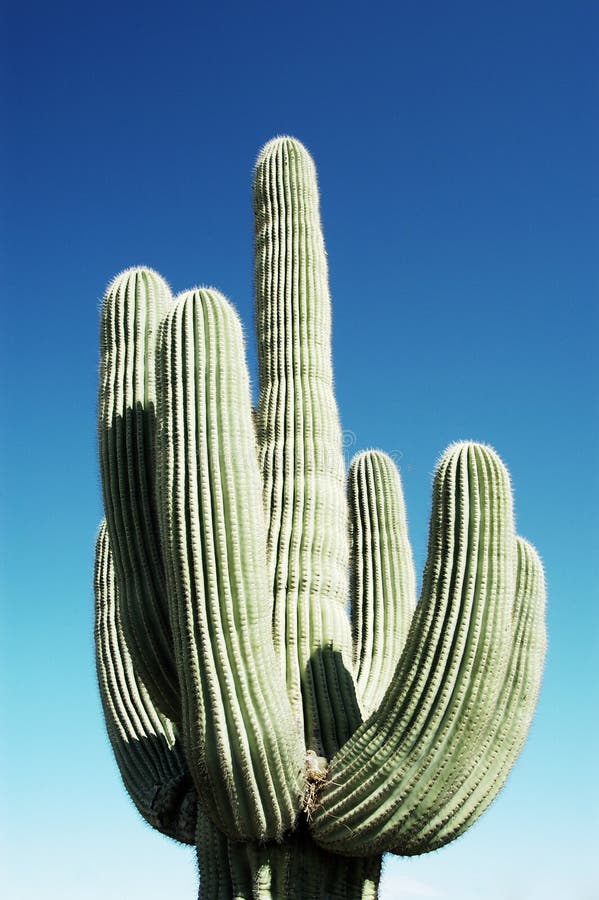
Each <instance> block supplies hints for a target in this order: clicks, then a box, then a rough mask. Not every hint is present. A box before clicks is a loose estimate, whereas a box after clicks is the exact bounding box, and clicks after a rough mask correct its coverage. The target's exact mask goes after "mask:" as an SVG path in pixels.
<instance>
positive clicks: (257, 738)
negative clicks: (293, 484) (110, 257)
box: [157, 289, 304, 840]
mask: <svg viewBox="0 0 599 900" xmlns="http://www.w3.org/2000/svg"><path fill="white" fill-rule="evenodd" d="M157 373H158V374H157V378H158V381H159V384H158V420H159V427H158V441H157V452H158V467H157V485H158V496H159V504H160V516H159V521H160V528H161V537H162V545H163V548H164V555H165V559H166V560H167V581H168V595H169V603H170V610H171V621H172V625H173V634H174V641H175V653H176V660H177V671H178V676H179V683H180V689H181V705H182V733H183V740H184V746H185V750H186V756H187V760H188V764H189V766H190V769H191V772H192V775H193V778H194V781H195V784H196V787H197V789H198V794H199V797H200V801H201V802H202V804H203V806H204V807H205V809H206V811H207V812H208V813H209V814H210V816H211V817H212V818H213V820H214V821H215V822H216V823H217V824H218V825H219V827H220V828H221V829H222V830H223V831H224V832H225V833H226V834H228V835H229V836H231V837H234V838H237V839H242V840H246V839H259V840H264V839H268V838H280V837H281V835H282V833H283V832H284V831H285V830H287V829H289V828H291V827H292V826H293V824H294V822H295V819H296V817H297V814H298V811H299V808H300V802H299V798H300V796H301V794H302V787H303V774H302V773H303V766H304V748H303V743H302V741H301V737H300V734H299V731H298V730H297V729H296V727H295V726H294V723H293V720H292V715H291V709H290V706H289V702H288V700H287V697H286V695H285V685H284V682H283V679H282V675H281V673H280V669H279V666H278V665H277V661H276V658H275V654H274V650H273V644H272V631H271V617H272V593H271V591H270V588H269V585H268V580H267V572H266V537H265V523H264V511H263V507H262V491H261V482H260V473H259V470H258V463H257V457H256V444H255V436H254V430H253V425H252V417H251V404H250V391H249V379H248V374H247V368H246V364H245V353H244V346H243V339H242V333H241V326H240V324H239V320H238V318H237V316H236V314H235V312H234V311H233V309H232V307H231V306H230V305H229V303H228V302H227V300H226V299H225V298H224V297H223V296H222V295H221V294H219V293H218V292H217V291H214V290H209V289H197V290H194V291H189V292H187V293H185V294H183V295H182V296H180V297H179V298H178V299H177V300H176V301H175V303H174V304H173V306H172V307H171V308H170V309H169V310H168V312H167V314H166V317H165V319H164V320H163V323H162V324H161V328H160V334H159V341H158V352H157Z"/></svg>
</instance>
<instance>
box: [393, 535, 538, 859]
mask: <svg viewBox="0 0 599 900" xmlns="http://www.w3.org/2000/svg"><path fill="white" fill-rule="evenodd" d="M516 544H517V578H516V598H515V603H514V611H513V615H512V641H511V653H510V658H509V663H508V670H507V674H506V678H505V680H504V683H503V687H502V690H501V694H500V697H499V700H498V702H497V706H496V710H495V716H494V719H493V722H492V724H491V725H490V726H489V729H488V739H487V741H486V742H485V743H484V744H483V745H482V747H481V750H480V752H479V754H478V755H477V757H475V758H474V759H473V760H472V762H471V764H470V766H469V767H468V769H467V771H466V773H465V775H464V774H463V775H462V776H461V777H460V779H459V781H458V783H457V785H456V784H452V785H451V790H450V791H446V792H445V794H444V795H443V797H442V798H438V799H436V800H435V804H434V805H435V809H436V815H435V816H431V817H423V819H422V820H421V822H420V823H419V826H418V827H417V828H415V829H414V832H413V833H412V834H411V835H410V836H409V839H408V840H406V841H404V842H403V844H402V845H401V846H400V847H398V848H395V852H398V853H400V854H402V855H414V854H418V853H423V852H428V851H429V850H436V849H437V848H438V847H442V846H443V845H444V844H447V843H449V841H452V840H454V838H456V837H458V836H459V835H460V834H463V832H464V831H466V829H467V828H469V827H470V825H472V824H473V822H475V821H476V819H478V818H479V816H481V815H482V813H483V812H484V811H485V810H486V809H487V807H488V806H489V805H490V803H491V802H492V801H493V800H494V799H495V797H496V796H497V794H498V792H499V791H500V790H501V788H502V787H503V785H504V783H505V781H506V779H507V777H508V775H509V773H510V770H511V768H512V766H513V765H514V763H515V761H516V759H517V758H518V756H519V754H520V751H521V750H522V747H523V745H524V741H525V740H526V735H527V733H528V730H529V728H530V724H531V722H532V717H533V713H534V710H535V706H536V703H537V699H538V696H539V691H540V687H541V677H542V673H543V665H544V660H545V651H546V647H547V637H546V629H545V615H544V613H545V578H544V574H543V566H542V564H541V561H540V559H539V557H538V554H537V552H536V550H535V549H534V547H532V545H531V544H529V543H528V541H525V540H524V539H523V538H520V537H518V538H517V539H516ZM441 801H443V802H441Z"/></svg>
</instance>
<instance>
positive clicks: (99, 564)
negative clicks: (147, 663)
mask: <svg viewBox="0 0 599 900" xmlns="http://www.w3.org/2000/svg"><path fill="white" fill-rule="evenodd" d="M94 589H95V596H96V605H95V639H96V668H97V673H98V683H99V685H100V697H101V700H102V708H103V710H104V719H105V721H106V728H107V731H108V736H109V738H110V743H111V744H112V749H113V751H114V755H115V758H116V761H117V764H118V767H119V770H120V772H121V776H122V779H123V783H124V785H125V787H126V789H127V792H128V793H129V795H130V797H131V799H132V800H133V802H134V803H135V806H136V807H137V809H138V810H139V812H140V813H141V814H142V816H143V817H144V819H145V820H146V821H147V822H149V824H150V825H152V826H153V827H154V828H156V829H157V830H158V831H161V832H162V833H163V834H166V835H168V836H169V837H173V838H175V839H176V840H178V841H182V842H184V843H186V844H193V843H195V832H196V821H197V796H196V792H195V788H194V786H193V783H192V780H191V776H190V774H189V771H188V769H187V765H186V762H185V757H184V756H183V753H182V751H181V748H180V746H179V741H178V740H177V738H176V737H175V733H174V730H173V726H172V724H171V723H170V722H169V721H168V719H165V717H164V716H162V715H161V714H160V713H159V712H157V710H156V709H155V708H154V705H153V703H152V701H151V699H150V697H149V695H148V693H147V691H146V689H145V687H144V685H143V684H142V682H141V681H140V679H139V678H138V677H137V675H136V673H135V670H134V668H133V664H132V661H131V657H130V655H129V651H128V649H127V646H126V644H125V640H124V637H123V632H122V629H121V623H120V616H119V603H118V589H117V584H116V579H115V573H114V567H113V563H112V554H111V552H110V544H109V539H108V530H107V528H106V523H105V522H102V524H101V526H100V531H99V533H98V539H97V542H96V564H95V571H94Z"/></svg>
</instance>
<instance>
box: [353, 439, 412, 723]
mask: <svg viewBox="0 0 599 900" xmlns="http://www.w3.org/2000/svg"><path fill="white" fill-rule="evenodd" d="M348 505H349V518H350V597H351V621H352V632H353V637H354V672H355V677H356V684H357V687H358V692H359V695H360V696H361V698H362V702H363V704H364V707H365V708H366V710H368V711H373V710H375V709H376V708H377V707H378V705H379V703H380V702H381V700H382V698H383V696H384V694H385V691H386V690H387V687H388V686H389V682H390V681H391V678H392V676H393V673H394V671H395V667H396V666H397V661H398V659H399V657H400V655H401V651H402V650H403V647H404V644H405V642H406V638H407V635H408V630H409V627H410V623H411V621H412V615H413V613H414V607H415V605H416V575H415V572H414V563H413V560H412V549H411V547H410V541H409V537H408V527H407V522H406V513H405V505H404V500H403V492H402V489H401V482H400V478H399V472H398V471H397V467H396V466H395V463H394V462H393V460H392V459H391V458H390V457H389V456H387V455H386V454H385V453H381V452H380V451H378V450H368V451H366V452H365V453H360V454H358V455H357V456H355V457H354V459H353V460H352V463H351V466H350V469H349V477H348Z"/></svg>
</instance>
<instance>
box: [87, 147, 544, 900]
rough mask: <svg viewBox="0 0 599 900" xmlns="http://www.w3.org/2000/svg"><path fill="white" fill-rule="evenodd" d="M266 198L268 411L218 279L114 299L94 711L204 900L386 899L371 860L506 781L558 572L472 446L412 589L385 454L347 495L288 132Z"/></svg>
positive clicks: (125, 285) (138, 289)
mask: <svg viewBox="0 0 599 900" xmlns="http://www.w3.org/2000/svg"><path fill="white" fill-rule="evenodd" d="M254 208H255V217H256V308H257V315H256V319H257V329H258V351H259V366H260V397H259V403H258V408H257V410H256V411H255V413H254V412H253V411H252V407H251V398H250V388H249V380H248V375H247V369H246V364H245V358H244V348H243V341H242V334H241V327H240V324H239V321H238V319H237V316H236V314H235V312H234V311H233V309H232V307H231V306H230V304H229V303H228V301H227V300H226V299H225V298H224V297H223V296H222V295H221V294H220V293H218V291H215V290H212V289H208V288H198V289H195V290H192V291H189V292H187V293H184V294H182V295H181V296H179V297H177V298H175V299H174V300H173V299H172V297H171V295H170V292H169V289H168V287H167V285H166V284H165V282H164V281H163V280H162V279H161V278H160V276H158V275H157V274H156V273H155V272H153V271H151V270H149V269H143V268H137V269H131V270H129V271H127V272H124V273H122V274H121V275H119V276H117V278H116V279H115V280H114V281H113V283H112V284H111V285H110V286H109V288H108V291H107V293H106V297H105V301H104V307H103V314H102V341H101V342H102V362H101V386H100V429H99V430H100V460H101V470H102V484H103V493H104V505H105V512H106V521H105V523H103V524H102V526H101V528H100V533H99V537H98V544H97V554H96V576H95V591H96V646H97V668H98V676H99V682H100V692H101V698H102V704H103V708H104V714H105V718H106V723H107V728H108V733H109V736H110V739H111V742H112V745H113V748H114V751H115V756H116V759H117V763H118V765H119V768H120V771H121V775H122V777H123V781H124V783H125V786H126V788H127V790H128V791H129V793H130V795H131V797H132V799H133V801H134V803H135V804H136V806H137V808H138V810H139V811H140V812H141V813H142V815H143V816H144V817H145V818H146V820H147V821H148V822H149V823H150V824H151V825H153V826H154V827H155V828H158V829H159V830H160V831H162V832H164V833H165V834H167V835H170V836H171V837H174V838H176V839H178V840H180V841H183V842H186V843H191V844H193V843H195V844H196V846H197V853H198V860H199V866H200V897H201V898H205V900H230V898H239V900H242V898H243V900H246V898H247V900H250V898H272V900H276V898H296V900H300V898H304V900H318V898H322V900H324V898H344V900H357V898H374V897H376V895H377V890H378V880H379V875H380V862H381V856H382V854H383V853H385V852H391V853H396V854H400V855H412V854H418V853H425V852H427V851H429V850H432V849H435V848H437V847H440V846H442V845H443V844H445V843H447V842H448V841H451V840H452V839H453V838H455V837H456V836H457V835H459V834H461V833H462V832H463V831H464V830H465V829H466V828H467V827H468V826H469V825H470V824H471V823H472V822H473V821H474V820H475V819H476V818H477V817H478V816H479V815H480V814H481V813H482V812H483V811H484V810H485V809H486V807H487V806H488V805H489V803H490V802H491V801H492V800H493V798H494V796H495V795H496V794H497V792H498V790H499V789H500V788H501V786H502V785H503V783H504V781H505V779H506V777H507V775H508V772H509V770H510V768H511V766H512V764H513V762H514V760H515V758H516V757H517V755H518V753H519V751H520V749H521V747H522V744H523V742H524V739H525V736H526V733H527V730H528V727H529V724H530V720H531V717H532V714H533V710H534V707H535V703H536V698H537V694H538V690H539V685H540V680H541V672H542V666H543V657H544V650H545V631H544V581H543V572H542V568H541V564H540V562H539V559H538V556H537V554H536V552H535V551H534V549H533V548H532V547H531V546H530V545H529V544H528V543H526V542H525V541H523V540H522V539H521V538H519V537H517V536H516V534H515V530H514V519H513V511H512V496H511V489H510V483H509V477H508V474H507V471H506V469H505V467H504V466H503V464H502V462H501V461H500V459H499V458H498V457H497V455H496V454H495V452H494V451H493V450H491V449H490V448H489V447H487V446H484V445H480V444H474V443H469V442H464V443H458V444H455V445H452V446H451V447H449V449H448V450H447V451H446V453H445V454H444V456H443V457H442V459H441V462H440V463H439V465H438V468H437V473H436V476H435V481H434V487H433V505H432V515H431V525H430V537H429V549H428V558H427V562H426V567H425V571H424V578H423V586H422V593H421V597H420V600H419V602H418V603H416V598H415V577H414V571H413V563H412V556H411V550H410V546H409V542H408V537H407V527H406V520H405V511H404V505H403V497H402V491H401V485H400V480H399V473H398V472H397V469H396V467H395V465H394V463H393V462H392V460H391V459H390V458H389V457H388V456H386V455H385V454H383V453H380V452H378V451H368V452H366V453H362V454H359V455H358V456H357V457H356V458H355V459H354V461H353V462H352V464H351V467H350V472H349V476H348V478H347V487H346V476H345V473H344V467H343V457H342V452H341V433H340V425H339V417H338V413H337V408H336V404H335V398H334V394H333V378H332V368H331V347H330V301H329V293H328V275H327V263H326V255H325V250H324V243H323V239H322V233H321V228H320V218H319V208H318V192H317V185H316V174H315V171H314V165H313V163H312V160H311V158H310V156H309V155H308V153H307V152H306V150H305V149H304V148H303V147H302V145H301V144H299V143H298V142H297V141H295V140H293V139H291V138H280V139H276V140H274V141H272V142H270V143H269V144H268V145H267V146H266V147H265V148H264V150H263V151H262V153H261V155H260V157H259V160H258V163H257V166H256V172H255V185H254ZM348 568H349V579H348V575H347V573H348ZM348 592H349V601H350V615H349V616H348V614H347V611H346V608H347V600H348Z"/></svg>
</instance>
